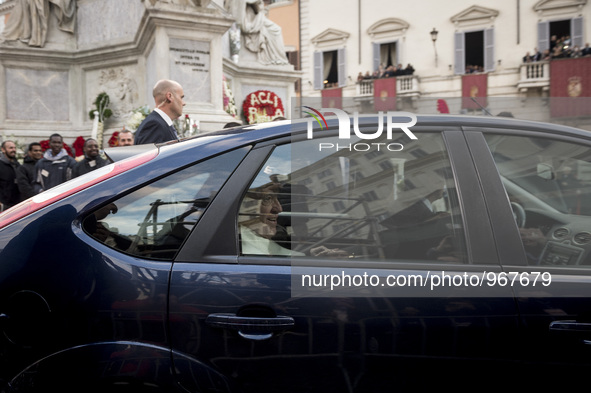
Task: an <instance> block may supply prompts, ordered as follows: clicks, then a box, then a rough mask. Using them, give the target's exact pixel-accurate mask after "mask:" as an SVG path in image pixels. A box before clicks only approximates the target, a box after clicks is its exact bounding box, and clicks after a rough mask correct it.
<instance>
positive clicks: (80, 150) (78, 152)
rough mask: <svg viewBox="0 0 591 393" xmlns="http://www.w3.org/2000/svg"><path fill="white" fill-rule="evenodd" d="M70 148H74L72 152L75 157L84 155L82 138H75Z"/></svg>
mask: <svg viewBox="0 0 591 393" xmlns="http://www.w3.org/2000/svg"><path fill="white" fill-rule="evenodd" d="M72 146H74V150H75V151H76V157H80V156H83V155H84V138H82V137H81V136H79V137H78V138H76V140H75V141H74V143H72ZM66 150H67V149H66ZM68 154H70V153H68ZM70 155H71V154H70Z"/></svg>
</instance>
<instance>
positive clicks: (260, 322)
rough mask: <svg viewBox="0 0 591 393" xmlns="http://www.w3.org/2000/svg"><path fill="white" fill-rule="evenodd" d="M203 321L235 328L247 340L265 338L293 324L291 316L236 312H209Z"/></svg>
mask: <svg viewBox="0 0 591 393" xmlns="http://www.w3.org/2000/svg"><path fill="white" fill-rule="evenodd" d="M205 323H206V324H208V325H209V326H212V327H217V328H221V329H232V330H237V331H238V334H239V335H240V336H241V337H244V338H247V339H249V340H257V341H260V340H266V339H268V338H271V337H272V336H273V333H275V332H278V331H282V330H287V329H290V328H292V327H293V326H294V325H295V322H294V320H293V318H292V317H287V316H283V315H277V316H275V317H243V316H239V315H236V314H225V313H220V314H209V315H208V316H207V318H206V319H205Z"/></svg>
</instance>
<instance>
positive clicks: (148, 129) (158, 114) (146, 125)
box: [134, 79, 185, 145]
mask: <svg viewBox="0 0 591 393" xmlns="http://www.w3.org/2000/svg"><path fill="white" fill-rule="evenodd" d="M152 95H153V96H154V104H155V106H156V107H155V108H154V110H153V111H152V112H151V113H150V114H149V115H148V116H146V118H145V119H144V121H142V124H140V126H139V128H138V130H137V131H136V133H135V141H134V144H136V145H143V144H146V143H162V142H168V141H173V140H177V139H178V134H177V131H176V129H175V128H174V125H173V123H172V122H173V120H175V119H177V118H179V117H180V116H181V115H182V114H183V107H184V106H185V100H184V98H185V93H184V91H183V87H182V86H181V85H180V83H178V82H176V81H173V80H169V79H162V80H160V81H158V82H156V85H155V86H154V89H153V90H152Z"/></svg>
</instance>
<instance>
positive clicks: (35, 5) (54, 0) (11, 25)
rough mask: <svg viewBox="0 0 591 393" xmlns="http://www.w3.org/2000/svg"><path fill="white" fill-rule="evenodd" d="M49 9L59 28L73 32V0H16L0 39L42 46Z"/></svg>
mask: <svg viewBox="0 0 591 393" xmlns="http://www.w3.org/2000/svg"><path fill="white" fill-rule="evenodd" d="M51 9H53V11H54V12H55V14H56V16H57V20H58V27H59V29H60V30H63V31H67V32H69V33H74V29H75V26H76V1H75V0H17V1H16V4H15V6H14V8H13V10H12V12H11V13H10V16H9V18H8V21H7V22H6V27H5V29H4V32H3V33H2V37H0V41H15V40H20V41H22V42H25V43H27V44H28V45H29V46H35V47H43V46H44V45H45V40H46V38H47V27H48V25H49V13H50V11H51Z"/></svg>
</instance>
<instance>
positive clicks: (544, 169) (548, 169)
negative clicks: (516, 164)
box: [537, 164, 556, 180]
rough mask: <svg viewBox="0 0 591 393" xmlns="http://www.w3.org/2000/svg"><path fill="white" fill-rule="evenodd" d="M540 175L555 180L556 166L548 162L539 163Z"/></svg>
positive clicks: (545, 178)
mask: <svg viewBox="0 0 591 393" xmlns="http://www.w3.org/2000/svg"><path fill="white" fill-rule="evenodd" d="M537 171H538V176H539V177H541V178H542V179H544V180H554V179H555V178H556V176H555V175H554V168H552V166H551V165H548V164H538V167H537Z"/></svg>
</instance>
